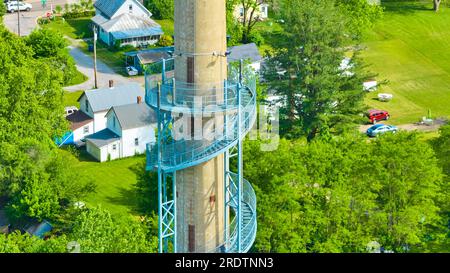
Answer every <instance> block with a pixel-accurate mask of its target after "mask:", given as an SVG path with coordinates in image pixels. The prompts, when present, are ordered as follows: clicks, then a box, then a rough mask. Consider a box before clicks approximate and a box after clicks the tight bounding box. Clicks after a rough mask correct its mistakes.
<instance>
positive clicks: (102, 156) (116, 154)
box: [86, 140, 120, 162]
mask: <svg viewBox="0 0 450 273" xmlns="http://www.w3.org/2000/svg"><path fill="white" fill-rule="evenodd" d="M114 145H115V146H116V149H115V150H114ZM86 150H87V152H88V153H89V154H90V155H92V156H93V157H94V158H95V159H97V160H98V161H100V162H105V161H108V159H109V158H108V155H109V156H110V159H111V160H114V159H118V158H120V141H119V140H118V141H115V142H113V143H110V144H108V145H105V146H103V147H100V148H98V147H97V146H95V145H94V144H92V143H91V142H90V141H89V140H88V141H87V143H86Z"/></svg>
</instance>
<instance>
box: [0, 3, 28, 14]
mask: <svg viewBox="0 0 450 273" xmlns="http://www.w3.org/2000/svg"><path fill="white" fill-rule="evenodd" d="M32 8H33V5H31V4H30V3H24V2H19V3H18V4H17V1H14V2H8V3H7V4H6V10H7V11H8V12H9V13H13V12H16V11H17V10H18V9H19V10H20V11H31V9H32Z"/></svg>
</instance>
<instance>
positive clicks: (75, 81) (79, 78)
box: [67, 70, 88, 86]
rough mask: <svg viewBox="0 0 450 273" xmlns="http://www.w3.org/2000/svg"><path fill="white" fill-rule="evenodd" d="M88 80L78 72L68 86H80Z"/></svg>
mask: <svg viewBox="0 0 450 273" xmlns="http://www.w3.org/2000/svg"><path fill="white" fill-rule="evenodd" d="M87 80H88V77H87V76H86V75H84V74H83V73H81V72H80V71H78V70H77V71H76V74H75V76H74V77H73V78H72V79H71V81H70V82H69V83H68V84H67V86H72V85H78V84H81V83H83V82H85V81H87Z"/></svg>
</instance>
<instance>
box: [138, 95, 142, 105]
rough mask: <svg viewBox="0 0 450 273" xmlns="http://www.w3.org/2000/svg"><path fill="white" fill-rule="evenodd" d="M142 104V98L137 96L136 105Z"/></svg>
mask: <svg viewBox="0 0 450 273" xmlns="http://www.w3.org/2000/svg"><path fill="white" fill-rule="evenodd" d="M141 103H142V97H141V96H138V97H137V104H141Z"/></svg>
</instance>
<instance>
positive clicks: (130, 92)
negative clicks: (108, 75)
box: [80, 83, 145, 113]
mask: <svg viewBox="0 0 450 273" xmlns="http://www.w3.org/2000/svg"><path fill="white" fill-rule="evenodd" d="M82 96H86V97H87V99H88V101H89V104H90V105H91V107H92V111H93V112H94V113H96V112H100V111H108V110H109V109H110V108H111V107H114V106H121V105H127V104H133V103H136V100H137V97H139V96H140V97H141V98H144V97H145V91H144V88H142V87H141V85H140V84H138V83H129V84H124V85H118V86H116V87H113V88H101V89H94V90H87V91H85V92H84V93H83V95H82ZM82 96H81V97H82ZM81 97H80V98H81Z"/></svg>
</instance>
